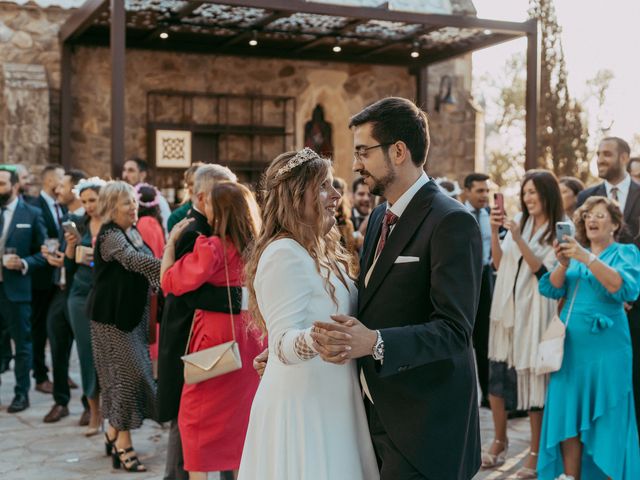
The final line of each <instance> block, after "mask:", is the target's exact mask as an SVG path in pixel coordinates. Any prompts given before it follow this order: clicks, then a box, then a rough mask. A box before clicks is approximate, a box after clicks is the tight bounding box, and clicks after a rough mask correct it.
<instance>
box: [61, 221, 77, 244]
mask: <svg viewBox="0 0 640 480" xmlns="http://www.w3.org/2000/svg"><path fill="white" fill-rule="evenodd" d="M62 229H63V230H64V231H65V232H68V233H72V234H73V235H75V236H76V237H78V240H79V239H81V238H82V235H80V232H79V231H78V227H76V223H75V222H72V221H71V220H67V221H66V222H62Z"/></svg>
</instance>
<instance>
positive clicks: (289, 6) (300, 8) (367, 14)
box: [203, 0, 531, 36]
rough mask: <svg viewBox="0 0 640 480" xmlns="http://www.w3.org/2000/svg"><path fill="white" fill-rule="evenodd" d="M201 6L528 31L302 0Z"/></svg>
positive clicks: (225, 0)
mask: <svg viewBox="0 0 640 480" xmlns="http://www.w3.org/2000/svg"><path fill="white" fill-rule="evenodd" d="M203 1H204V2H205V3H214V4H219V5H229V6H233V7H249V8H261V9H264V10H278V11H283V12H290V13H309V14H316V15H328V16H337V17H348V18H353V19H366V20H382V21H388V22H402V23H409V24H417V23H419V24H423V25H444V26H447V27H457V28H482V29H490V30H493V31H494V32H496V33H500V32H503V33H512V34H517V35H521V36H524V35H525V34H526V33H528V32H530V31H531V25H530V24H529V23H528V22H522V23H520V22H505V21H500V20H487V19H483V18H476V17H470V16H464V15H441V14H432V13H419V12H403V11H400V10H388V9H382V8H379V7H356V6H348V5H337V4H328V3H314V2H307V1H305V0H203Z"/></svg>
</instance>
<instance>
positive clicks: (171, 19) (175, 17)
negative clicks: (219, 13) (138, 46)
mask: <svg viewBox="0 0 640 480" xmlns="http://www.w3.org/2000/svg"><path fill="white" fill-rule="evenodd" d="M203 3H204V2H202V1H199V0H196V1H191V2H189V3H187V4H186V5H185V6H184V7H182V8H181V9H180V10H178V11H177V12H175V13H173V12H169V14H168V15H167V16H166V22H167V23H168V24H174V23H179V22H180V20H182V19H183V18H184V17H187V16H189V15H191V14H192V13H193V12H194V11H196V10H197V9H198V8H200V6H201V5H202V4H203ZM160 23H161V22H160V21H159V22H158V24H160ZM166 28H167V25H165V24H164V22H162V24H161V25H158V26H157V27H155V28H153V29H152V30H151V31H150V32H149V33H148V34H146V35H145V36H144V38H142V39H141V41H142V42H148V41H149V40H152V39H153V38H155V37H156V36H157V35H160V33H162V32H163V31H164V30H166Z"/></svg>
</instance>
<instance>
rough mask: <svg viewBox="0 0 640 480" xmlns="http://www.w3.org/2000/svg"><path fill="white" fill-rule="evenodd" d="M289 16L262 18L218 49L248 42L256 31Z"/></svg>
mask: <svg viewBox="0 0 640 480" xmlns="http://www.w3.org/2000/svg"><path fill="white" fill-rule="evenodd" d="M289 15H290V13H289V12H272V13H271V14H269V15H267V16H266V17H263V18H261V19H260V20H258V21H257V22H254V23H252V24H251V26H250V27H246V28H243V29H242V30H243V32H242V33H240V34H238V35H234V36H233V37H231V38H229V39H228V40H226V41H225V42H224V43H223V44H222V45H220V46H219V47H218V48H220V49H223V50H224V49H226V48H228V47H230V46H232V45H235V44H237V43H240V42H242V41H243V40H247V39H249V38H250V37H251V36H252V35H253V31H254V30H261V29H262V28H264V27H266V26H267V25H269V24H270V23H273V22H275V21H276V20H278V19H279V18H284V17H288V16H289Z"/></svg>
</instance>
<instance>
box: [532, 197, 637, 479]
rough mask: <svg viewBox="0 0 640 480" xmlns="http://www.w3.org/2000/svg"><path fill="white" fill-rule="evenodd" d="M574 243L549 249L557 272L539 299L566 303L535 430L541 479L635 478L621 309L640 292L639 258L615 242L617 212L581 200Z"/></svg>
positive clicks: (598, 201) (601, 201)
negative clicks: (558, 350) (563, 329)
mask: <svg viewBox="0 0 640 480" xmlns="http://www.w3.org/2000/svg"><path fill="white" fill-rule="evenodd" d="M574 220H575V224H576V231H577V232H576V238H575V239H574V238H570V237H565V238H564V239H563V240H564V242H563V243H559V242H556V243H555V244H554V247H555V253H556V257H557V259H558V266H557V268H555V269H554V270H553V272H551V273H547V274H545V275H544V276H543V277H542V278H541V279H540V293H542V295H544V296H546V297H550V298H555V299H558V298H565V299H566V302H565V304H564V308H563V309H562V312H561V314H560V319H561V320H562V321H563V322H564V323H565V324H566V326H567V334H566V338H565V343H564V357H563V359H562V367H561V368H560V370H558V371H557V372H554V373H552V374H551V378H550V380H549V392H548V395H547V411H546V412H545V415H544V421H543V425H542V441H541V442H540V460H539V461H538V475H539V477H540V478H541V479H547V480H552V479H554V478H559V479H563V480H565V479H567V480H569V479H570V480H579V479H580V478H581V477H582V478H585V479H591V478H603V479H604V478H606V477H608V478H614V479H616V480H631V479H638V478H640V446H639V445H638V429H637V426H636V415H635V410H634V402H633V390H632V379H631V368H632V361H633V355H632V351H631V336H630V333H629V322H628V320H627V316H626V315H625V302H633V301H634V300H635V299H636V298H638V294H639V293H640V283H639V282H640V251H638V248H637V247H636V246H635V245H623V244H620V243H617V242H616V238H617V235H618V233H619V232H620V229H621V228H622V224H623V216H622V212H621V211H620V208H618V206H617V205H616V204H615V203H614V202H613V201H612V200H609V199H608V198H606V197H591V198H589V199H587V200H586V201H585V203H584V205H582V207H580V208H579V209H578V210H577V211H576V213H575V215H574Z"/></svg>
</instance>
